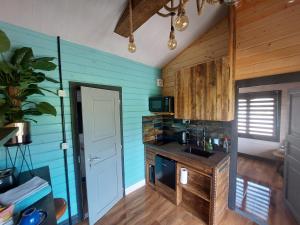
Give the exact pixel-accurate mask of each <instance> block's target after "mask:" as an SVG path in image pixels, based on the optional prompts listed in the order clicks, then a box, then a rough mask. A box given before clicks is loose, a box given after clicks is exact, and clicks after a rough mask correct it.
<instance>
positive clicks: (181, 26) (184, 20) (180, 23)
mask: <svg viewBox="0 0 300 225" xmlns="http://www.w3.org/2000/svg"><path fill="white" fill-rule="evenodd" d="M188 25H189V18H188V17H187V15H185V9H184V3H183V0H180V4H179V8H178V14H177V18H176V19H175V24H174V26H175V28H176V30H178V31H184V30H185V29H186V28H187V27H188Z"/></svg>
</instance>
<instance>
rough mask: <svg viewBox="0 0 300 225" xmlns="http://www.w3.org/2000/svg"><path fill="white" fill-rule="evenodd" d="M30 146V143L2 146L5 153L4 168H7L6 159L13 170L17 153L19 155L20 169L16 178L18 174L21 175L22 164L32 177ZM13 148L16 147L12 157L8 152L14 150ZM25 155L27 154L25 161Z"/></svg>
mask: <svg viewBox="0 0 300 225" xmlns="http://www.w3.org/2000/svg"><path fill="white" fill-rule="evenodd" d="M30 144H31V142H29V143H24V144H17V145H4V146H5V152H6V157H5V159H6V168H8V159H9V160H10V163H11V165H12V167H13V168H15V166H16V162H17V158H18V155H19V152H20V154H21V168H20V171H19V175H18V178H19V176H20V174H21V173H22V170H23V166H24V163H25V164H26V166H27V168H28V172H29V173H30V175H31V176H34V173H33V164H32V159H31V152H30ZM15 147H16V153H15V156H14V157H12V156H11V154H10V151H11V149H12V148H15ZM26 153H28V160H27V159H26Z"/></svg>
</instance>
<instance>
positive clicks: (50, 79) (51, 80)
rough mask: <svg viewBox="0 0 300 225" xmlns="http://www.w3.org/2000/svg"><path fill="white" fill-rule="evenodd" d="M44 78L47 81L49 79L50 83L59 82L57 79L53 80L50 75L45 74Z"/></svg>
mask: <svg viewBox="0 0 300 225" xmlns="http://www.w3.org/2000/svg"><path fill="white" fill-rule="evenodd" d="M45 79H46V80H47V81H49V82H52V83H56V84H58V83H59V81H57V80H55V79H53V78H51V77H47V76H45Z"/></svg>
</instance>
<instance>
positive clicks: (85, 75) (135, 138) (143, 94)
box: [0, 23, 161, 221]
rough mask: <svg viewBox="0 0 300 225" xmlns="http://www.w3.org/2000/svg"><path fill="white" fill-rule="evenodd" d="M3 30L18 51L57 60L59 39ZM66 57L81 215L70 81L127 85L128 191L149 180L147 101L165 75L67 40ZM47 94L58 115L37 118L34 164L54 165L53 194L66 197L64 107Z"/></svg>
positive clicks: (54, 86)
mask: <svg viewBox="0 0 300 225" xmlns="http://www.w3.org/2000/svg"><path fill="white" fill-rule="evenodd" d="M0 29H2V30H4V31H5V32H6V33H7V35H8V36H9V38H10V40H11V42H12V44H13V47H20V46H28V47H32V48H33V51H34V53H35V54H36V55H37V56H55V57H57V45H56V37H52V36H48V35H44V34H41V33H37V32H33V31H31V30H28V29H24V28H21V27H17V26H14V25H10V24H7V23H0ZM124 48H127V46H124ZM61 53H62V72H63V80H64V88H65V90H67V95H68V96H67V98H65V113H66V131H67V141H68V143H69V147H70V149H69V150H68V162H69V165H68V168H69V176H70V194H71V202H72V204H71V209H72V215H76V214H77V212H78V210H77V204H76V190H75V175H74V164H73V154H72V153H73V149H72V131H71V112H70V99H69V81H78V82H86V83H94V84H103V85H112V86H119V87H122V92H123V93H122V94H123V134H124V158H125V159H124V160H125V162H124V163H125V164H124V165H125V188H127V187H129V186H131V185H133V184H135V183H137V182H139V181H141V180H143V179H144V153H143V143H142V116H143V115H147V114H149V111H148V97H149V96H151V95H157V94H160V89H159V88H157V87H156V79H157V78H159V77H160V73H161V71H160V69H158V68H153V67H150V66H147V65H144V64H140V63H137V62H134V61H131V60H128V59H125V58H122V57H118V56H115V55H112V54H109V53H106V52H102V51H98V50H95V49H92V48H88V47H84V46H81V45H77V44H74V43H70V42H67V41H62V43H61ZM145 54H146V53H145ZM56 62H57V61H56ZM49 76H52V77H53V78H55V79H57V80H58V71H57V70H56V71H52V72H50V73H49ZM43 86H44V87H47V88H50V89H51V90H53V91H56V90H57V89H58V85H57V84H52V83H47V84H46V83H45V84H44V85H43ZM45 94H46V99H47V101H49V102H50V103H52V104H54V105H55V107H56V109H57V112H58V115H57V117H51V116H42V117H35V119H37V120H38V123H37V124H34V123H33V124H32V140H33V143H32V145H31V151H32V158H33V164H34V167H35V168H37V167H41V166H49V167H50V172H51V181H52V185H53V193H54V196H55V197H62V198H65V199H66V191H65V189H66V188H65V176H64V163H63V152H62V150H60V143H61V141H62V134H61V118H60V103H59V98H58V96H55V95H53V94H48V93H45ZM32 99H37V100H42V99H44V98H41V97H40V96H32ZM44 100H45V99H44ZM0 159H1V161H0V162H1V163H0V165H1V167H3V166H4V164H5V160H4V159H5V154H4V151H3V149H0ZM66 215H67V213H66V214H65V216H64V217H63V218H62V220H64V219H66ZM62 220H61V221H62Z"/></svg>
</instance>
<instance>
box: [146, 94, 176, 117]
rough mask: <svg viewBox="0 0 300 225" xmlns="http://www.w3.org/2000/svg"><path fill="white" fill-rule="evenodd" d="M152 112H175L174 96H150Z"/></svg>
mask: <svg viewBox="0 0 300 225" xmlns="http://www.w3.org/2000/svg"><path fill="white" fill-rule="evenodd" d="M149 111H150V112H169V113H173V112H174V97H172V96H156V97H150V98H149Z"/></svg>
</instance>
